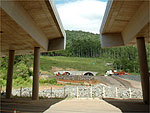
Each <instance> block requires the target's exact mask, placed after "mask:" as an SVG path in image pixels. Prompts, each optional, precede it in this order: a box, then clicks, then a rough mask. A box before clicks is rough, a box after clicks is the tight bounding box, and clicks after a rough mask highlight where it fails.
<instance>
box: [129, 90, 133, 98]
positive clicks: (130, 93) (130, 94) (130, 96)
mask: <svg viewBox="0 0 150 113" xmlns="http://www.w3.org/2000/svg"><path fill="white" fill-rule="evenodd" d="M129 98H132V92H131V88H129Z"/></svg>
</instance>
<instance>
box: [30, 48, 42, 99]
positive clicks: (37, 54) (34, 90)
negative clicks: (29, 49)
mask: <svg viewBox="0 0 150 113" xmlns="http://www.w3.org/2000/svg"><path fill="white" fill-rule="evenodd" d="M39 69H40V48H39V47H35V48H34V64H33V86H32V100H38V99H39V97H38V93H39Z"/></svg>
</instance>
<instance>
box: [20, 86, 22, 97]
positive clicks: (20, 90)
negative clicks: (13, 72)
mask: <svg viewBox="0 0 150 113" xmlns="http://www.w3.org/2000/svg"><path fill="white" fill-rule="evenodd" d="M21 96H22V87H20V97H21Z"/></svg>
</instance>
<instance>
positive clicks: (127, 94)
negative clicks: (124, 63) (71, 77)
mask: <svg viewBox="0 0 150 113" xmlns="http://www.w3.org/2000/svg"><path fill="white" fill-rule="evenodd" d="M12 94H13V96H25V97H31V95H32V89H31V88H22V89H16V90H13V91H12ZM39 96H40V97H43V98H55V97H57V98H61V97H65V96H68V97H72V98H74V97H75V98H105V97H106V98H142V91H141V89H137V88H120V87H113V86H112V87H108V86H106V85H103V84H97V85H92V86H71V85H68V86H64V87H62V88H60V89H52V88H51V89H45V90H41V91H39Z"/></svg>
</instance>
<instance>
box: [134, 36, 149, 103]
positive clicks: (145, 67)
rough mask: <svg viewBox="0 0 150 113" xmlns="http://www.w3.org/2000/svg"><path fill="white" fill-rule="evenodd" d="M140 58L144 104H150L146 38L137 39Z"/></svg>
mask: <svg viewBox="0 0 150 113" xmlns="http://www.w3.org/2000/svg"><path fill="white" fill-rule="evenodd" d="M137 48H138V57H139V63H140V74H141V85H142V91H143V101H144V103H146V104H148V103H149V75H148V64H147V56H146V49H145V40H144V37H138V38H137Z"/></svg>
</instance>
